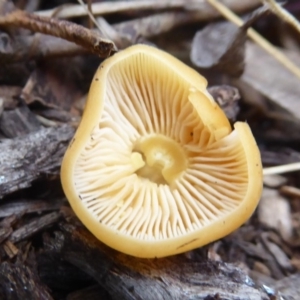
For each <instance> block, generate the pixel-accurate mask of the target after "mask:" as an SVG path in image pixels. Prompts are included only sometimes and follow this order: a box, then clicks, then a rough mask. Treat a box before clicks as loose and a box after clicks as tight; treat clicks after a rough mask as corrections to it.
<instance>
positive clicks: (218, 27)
mask: <svg viewBox="0 0 300 300" xmlns="http://www.w3.org/2000/svg"><path fill="white" fill-rule="evenodd" d="M267 12H268V9H267V8H266V7H262V8H259V9H257V10H256V11H255V12H254V13H253V14H251V16H250V17H249V18H248V20H247V21H246V22H245V23H244V25H243V26H241V27H238V26H236V25H235V24H233V23H231V22H227V21H221V22H218V23H212V24H209V25H207V26H206V27H205V28H204V29H202V30H201V31H198V32H197V33H196V35H195V37H194V39H193V43H192V51H191V61H192V62H193V63H194V65H196V66H197V67H199V68H203V69H210V68H217V69H218V70H221V71H222V72H224V73H227V74H229V75H231V76H234V77H239V76H241V75H242V73H243V71H244V66H245V63H244V58H245V43H246V40H247V30H248V28H249V27H251V25H252V24H253V23H254V22H255V21H256V20H257V19H258V18H260V17H261V16H263V15H264V14H266V13H267Z"/></svg>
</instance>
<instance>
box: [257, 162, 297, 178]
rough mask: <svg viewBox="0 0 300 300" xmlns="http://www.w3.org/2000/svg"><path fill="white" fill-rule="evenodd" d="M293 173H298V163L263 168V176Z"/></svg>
mask: <svg viewBox="0 0 300 300" xmlns="http://www.w3.org/2000/svg"><path fill="white" fill-rule="evenodd" d="M295 171H300V162H296V163H292V164H287V165H280V166H275V167H269V168H264V170H263V174H264V175H274V174H283V173H288V172H295Z"/></svg>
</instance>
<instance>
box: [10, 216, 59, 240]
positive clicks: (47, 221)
mask: <svg viewBox="0 0 300 300" xmlns="http://www.w3.org/2000/svg"><path fill="white" fill-rule="evenodd" d="M60 216H61V215H60V213H58V212H53V213H50V214H47V215H45V216H42V217H39V218H37V219H35V220H33V221H31V222H30V223H28V224H26V225H24V226H22V227H21V228H19V229H17V230H16V231H14V232H13V234H12V235H11V236H10V241H12V242H14V243H16V242H19V241H21V240H24V239H26V238H29V237H31V236H32V235H34V234H35V233H37V232H39V231H41V230H43V229H45V228H46V227H48V226H49V225H51V224H53V223H55V222H57V221H58V220H59V218H60Z"/></svg>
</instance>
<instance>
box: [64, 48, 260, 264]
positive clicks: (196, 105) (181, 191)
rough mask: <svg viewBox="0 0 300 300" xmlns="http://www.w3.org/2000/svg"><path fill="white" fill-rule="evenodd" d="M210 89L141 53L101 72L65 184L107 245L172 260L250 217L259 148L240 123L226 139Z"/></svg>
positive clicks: (173, 64)
mask: <svg viewBox="0 0 300 300" xmlns="http://www.w3.org/2000/svg"><path fill="white" fill-rule="evenodd" d="M206 86H207V82H206V80H205V79H204V78H203V77H202V76H201V75H199V74H198V73H197V72H196V71H195V70H193V69H191V68H190V67H188V66H186V65H184V64H183V63H182V62H180V61H179V60H177V59H176V58H174V57H172V56H171V55H169V54H167V53H165V52H163V51H161V50H158V49H156V48H153V47H150V46H146V45H135V46H131V47H129V48H127V49H126V50H123V51H121V52H119V53H117V54H115V55H114V56H112V57H110V58H108V59H107V60H105V61H104V62H103V63H102V64H101V65H100V67H99V68H98V70H97V72H96V74H95V76H94V79H93V82H92V84H91V87H90V91H89V95H88V99H87V104H86V107H85V111H84V114H83V117H82V120H81V123H80V125H79V127H78V129H77V132H76V134H75V136H74V138H73V140H72V141H71V143H70V145H69V147H68V149H67V151H66V153H65V156H64V159H63V162H62V168H61V180H62V185H63V189H64V192H65V194H66V196H67V198H68V200H69V202H70V204H71V207H72V208H73V210H74V211H75V213H76V215H77V216H78V217H79V219H80V220H81V221H82V222H83V224H84V225H85V226H86V227H87V228H88V229H89V230H90V231H91V232H92V233H93V234H94V235H95V236H96V237H97V238H98V239H99V240H101V241H102V242H104V243H105V244H107V245H108V246H110V247H112V248H114V249H116V250H119V251H121V252H124V253H127V254H129V255H133V256H137V257H144V258H152V257H163V256H169V255H174V254H177V253H182V252H185V251H188V250H191V249H194V248H197V247H200V246H203V245H205V244H208V243H210V242H213V241H215V240H217V239H219V238H222V237H224V236H225V235H227V234H229V233H231V232H232V231H234V230H235V229H237V228H238V227H239V226H241V225H242V224H243V223H244V222H245V221H246V220H247V219H248V218H249V217H250V216H251V214H252V213H253V211H254V210H255V208H256V206H257V204H258V201H259V198H260V195H261V190H262V166H261V159H260V153H259V150H258V147H257V145H256V142H255V140H254V138H253V136H252V133H251V130H250V128H249V126H248V125H247V124H246V123H242V122H237V123H235V124H234V129H233V130H232V128H231V126H230V124H229V121H228V119H227V118H226V116H225V114H224V113H223V111H222V110H221V109H220V108H219V106H218V105H217V104H216V103H215V101H214V100H213V98H212V97H211V96H210V95H209V94H208V92H207V91H206Z"/></svg>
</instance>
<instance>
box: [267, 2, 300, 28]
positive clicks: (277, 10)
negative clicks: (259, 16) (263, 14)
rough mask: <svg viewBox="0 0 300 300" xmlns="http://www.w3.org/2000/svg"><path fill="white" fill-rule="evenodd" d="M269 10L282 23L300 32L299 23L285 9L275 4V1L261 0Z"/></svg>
mask: <svg viewBox="0 0 300 300" xmlns="http://www.w3.org/2000/svg"><path fill="white" fill-rule="evenodd" d="M262 2H263V3H264V4H266V5H267V6H268V7H269V8H270V10H271V11H272V12H273V13H274V14H275V15H276V16H277V17H279V18H280V19H282V20H283V21H284V22H286V23H289V24H290V25H292V26H293V27H294V28H295V29H296V30H297V31H298V32H300V23H299V21H298V20H297V19H296V18H295V17H294V16H293V15H292V14H290V13H289V12H288V11H287V10H286V9H284V8H283V7H282V6H281V4H279V3H277V2H276V1H275V0H262Z"/></svg>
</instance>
